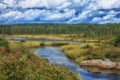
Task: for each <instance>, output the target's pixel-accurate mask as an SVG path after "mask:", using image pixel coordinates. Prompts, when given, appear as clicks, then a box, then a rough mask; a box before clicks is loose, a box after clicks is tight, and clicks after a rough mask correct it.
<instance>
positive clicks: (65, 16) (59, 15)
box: [46, 10, 75, 20]
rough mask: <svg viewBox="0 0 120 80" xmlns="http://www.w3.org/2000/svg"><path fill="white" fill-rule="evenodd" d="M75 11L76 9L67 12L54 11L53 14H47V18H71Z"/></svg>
mask: <svg viewBox="0 0 120 80" xmlns="http://www.w3.org/2000/svg"><path fill="white" fill-rule="evenodd" d="M74 13H75V11H74V10H68V11H66V12H65V13H59V12H56V13H53V14H52V15H51V14H50V15H48V16H46V20H58V19H64V18H69V17H72V16H73V15H74Z"/></svg>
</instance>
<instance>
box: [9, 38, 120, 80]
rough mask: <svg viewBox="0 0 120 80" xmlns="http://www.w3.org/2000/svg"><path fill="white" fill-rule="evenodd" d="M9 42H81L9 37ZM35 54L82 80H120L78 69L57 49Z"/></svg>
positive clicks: (47, 48) (46, 48)
mask: <svg viewBox="0 0 120 80" xmlns="http://www.w3.org/2000/svg"><path fill="white" fill-rule="evenodd" d="M11 40H14V41H21V40H25V41H40V42H42V41H45V42H70V43H76V44H82V43H81V42H75V41H61V40H45V39H32V38H31V39H30V38H29V39H26V38H19V37H18V38H17V37H11ZM35 53H37V54H38V55H40V56H41V57H43V58H47V59H48V60H49V62H50V63H51V64H56V65H61V66H65V67H67V68H69V69H70V70H71V71H72V72H74V73H76V74H78V75H80V76H81V77H82V79H83V80H120V76H119V75H113V74H103V73H90V72H87V71H86V70H84V69H83V68H81V67H79V66H78V65H76V64H75V63H73V62H72V61H70V60H69V59H68V58H67V57H66V56H65V55H64V53H63V52H61V51H60V50H59V47H44V48H38V49H36V50H35Z"/></svg>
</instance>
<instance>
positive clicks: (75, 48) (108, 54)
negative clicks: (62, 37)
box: [61, 44, 120, 74]
mask: <svg viewBox="0 0 120 80" xmlns="http://www.w3.org/2000/svg"><path fill="white" fill-rule="evenodd" d="M61 51H63V52H64V53H65V55H66V56H67V57H68V58H69V59H70V60H72V61H73V62H75V63H76V64H78V65H80V66H82V67H83V68H84V67H87V68H88V67H89V71H90V72H101V73H102V70H101V69H100V70H99V68H102V69H108V71H109V73H112V72H113V70H114V74H120V71H119V70H120V65H119V62H120V58H119V55H120V49H119V47H112V46H108V45H103V44H83V45H65V46H62V47H61ZM92 67H93V69H92ZM90 68H91V70H90ZM96 68H98V69H97V70H96ZM86 70H87V69H86ZM115 70H118V71H117V72H116V73H115ZM104 73H105V72H104ZM106 73H107V72H106Z"/></svg>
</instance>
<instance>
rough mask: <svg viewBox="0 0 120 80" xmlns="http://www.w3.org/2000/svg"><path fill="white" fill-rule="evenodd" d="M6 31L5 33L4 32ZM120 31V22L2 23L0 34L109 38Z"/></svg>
mask: <svg viewBox="0 0 120 80" xmlns="http://www.w3.org/2000/svg"><path fill="white" fill-rule="evenodd" d="M3 32H4V33H3ZM119 33H120V24H16V25H0V34H3V35H5V34H8V35H11V34H13V35H15V34H76V35H70V37H71V39H74V38H80V37H81V38H108V37H113V36H115V35H118V34H119Z"/></svg>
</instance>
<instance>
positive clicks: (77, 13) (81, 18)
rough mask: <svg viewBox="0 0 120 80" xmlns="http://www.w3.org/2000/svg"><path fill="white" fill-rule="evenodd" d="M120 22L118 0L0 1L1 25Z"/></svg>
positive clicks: (119, 0)
mask: <svg viewBox="0 0 120 80" xmlns="http://www.w3.org/2000/svg"><path fill="white" fill-rule="evenodd" d="M16 23H70V24H71V23H97V24H104V23H120V0H0V24H16Z"/></svg>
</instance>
